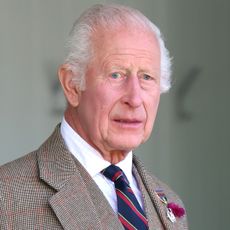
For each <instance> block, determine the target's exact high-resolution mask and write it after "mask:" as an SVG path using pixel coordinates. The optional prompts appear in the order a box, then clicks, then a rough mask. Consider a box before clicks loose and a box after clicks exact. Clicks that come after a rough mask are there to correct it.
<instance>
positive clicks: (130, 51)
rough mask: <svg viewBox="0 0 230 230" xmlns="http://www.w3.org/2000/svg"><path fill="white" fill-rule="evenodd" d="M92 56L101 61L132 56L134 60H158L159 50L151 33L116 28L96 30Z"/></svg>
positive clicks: (136, 29)
mask: <svg viewBox="0 0 230 230" xmlns="http://www.w3.org/2000/svg"><path fill="white" fill-rule="evenodd" d="M92 41H93V49H94V56H95V58H97V59H103V58H105V57H106V56H111V57H112V56H114V55H115V56H116V57H117V56H120V58H122V57H123V58H125V56H128V55H132V56H133V57H136V58H140V59H141V58H148V59H152V58H154V59H159V58H160V49H159V44H158V41H157V39H156V36H155V35H154V33H153V32H150V31H147V30H143V29H140V28H124V27H122V28H118V29H114V30H113V29H110V30H108V29H107V30H105V29H104V30H102V29H101V30H98V31H97V32H96V33H95V34H94V36H93V39H92Z"/></svg>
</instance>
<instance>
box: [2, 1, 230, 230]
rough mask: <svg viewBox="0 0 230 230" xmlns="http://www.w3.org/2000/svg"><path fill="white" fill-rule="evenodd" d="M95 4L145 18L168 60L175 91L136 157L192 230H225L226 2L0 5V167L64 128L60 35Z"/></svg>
mask: <svg viewBox="0 0 230 230" xmlns="http://www.w3.org/2000/svg"><path fill="white" fill-rule="evenodd" d="M101 2H103V3H104V2H107V3H108V2H116V3H122V4H126V5H130V6H132V7H135V8H138V9H139V10H140V11H142V12H143V13H144V14H145V15H146V16H147V17H149V18H150V19H151V20H152V21H153V22H155V23H156V24H157V25H158V26H159V27H160V28H161V30H162V32H163V34H164V37H165V40H166V45H167V47H168V49H169V50H170V52H171V56H172V57H173V87H172V89H171V91H170V92H169V93H167V94H164V95H162V98H161V105H160V110H159V113H158V118H157V121H156V124H155V127H154V132H153V135H152V137H151V138H150V140H149V141H148V142H147V143H146V144H145V145H144V146H142V147H140V148H139V149H138V150H137V151H136V153H137V154H138V155H139V156H140V158H141V159H142V160H143V161H144V162H145V165H146V166H147V168H148V169H149V170H150V171H152V172H153V173H154V174H155V175H157V176H158V177H159V178H161V180H163V181H164V182H166V183H168V184H169V185H170V186H171V187H172V188H173V189H174V190H175V191H176V192H177V193H178V194H179V195H180V196H181V198H182V199H183V201H184V203H185V205H186V208H187V215H188V220H189V226H190V229H192V230H193V229H194V230H206V229H208V230H217V229H221V230H222V229H223V230H225V229H229V227H228V225H229V221H228V218H229V214H230V211H229V207H230V199H229V194H230V185H229V176H230V170H229V162H230V156H229V152H230V151H229V150H230V140H229V130H230V122H229V118H230V106H229V99H230V90H229V86H230V77H229V66H230V61H229V60H230V59H229V51H230V43H229V41H230V26H229V23H230V13H229V12H230V1H227V0H218V1H216V0H193V1H189V0H173V1H172V0H141V1H140V0H123V1H122V0H120V1H95V0H84V1H83V0H65V1H63V0H20V1H18V0H0V106H1V113H0V144H1V154H0V164H4V163H6V162H8V161H11V160H13V159H15V158H18V157H20V156H22V155H24V154H26V153H28V152H30V151H32V150H34V149H36V148H38V147H39V146H40V145H41V143H42V142H43V141H44V140H45V139H46V138H47V137H48V135H49V134H51V133H52V131H53V129H54V127H55V126H56V124H57V123H58V122H60V121H61V119H62V112H63V110H64V108H65V100H64V96H63V95H62V92H61V90H60V87H59V84H58V81H57V74H56V73H57V68H58V66H59V65H60V64H61V63H62V61H63V59H64V57H65V48H64V47H65V42H66V39H67V35H68V33H69V31H70V28H71V26H72V24H73V22H74V20H75V19H76V18H77V17H78V16H79V15H80V13H81V12H82V11H83V10H84V9H86V8H88V7H89V6H91V5H92V4H95V3H101Z"/></svg>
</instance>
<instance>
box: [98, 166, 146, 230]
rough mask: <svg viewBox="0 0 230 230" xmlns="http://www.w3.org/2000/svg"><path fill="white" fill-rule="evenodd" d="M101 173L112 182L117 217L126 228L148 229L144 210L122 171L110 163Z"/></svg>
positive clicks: (128, 229) (131, 229)
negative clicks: (114, 191)
mask: <svg viewBox="0 0 230 230" xmlns="http://www.w3.org/2000/svg"><path fill="white" fill-rule="evenodd" d="M102 174H103V175H104V176H106V177H107V178H108V179H110V180H111V181H113V182H114V185H115V189H116V194H117V206H118V218H119V220H120V221H121V223H122V224H123V226H124V228H125V229H127V230H134V229H138V230H145V229H148V223H147V219H146V217H145V214H144V211H143V210H142V208H141V206H140V205H139V203H138V201H137V199H136V197H135V195H134V193H133V191H132V189H131V187H130V186H129V182H128V179H127V178H126V176H125V174H124V173H123V171H122V170H121V169H120V168H119V167H117V166H115V165H110V166H109V167H107V168H106V169H104V170H103V171H102Z"/></svg>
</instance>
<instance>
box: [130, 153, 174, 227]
mask: <svg viewBox="0 0 230 230" xmlns="http://www.w3.org/2000/svg"><path fill="white" fill-rule="evenodd" d="M133 163H134V174H135V176H136V179H137V181H138V184H139V185H140V189H141V191H142V194H143V199H144V203H145V207H146V208H147V210H146V211H147V216H148V219H149V220H150V223H149V225H150V226H149V227H150V229H162V227H163V229H167V230H173V229H175V230H176V229H178V228H176V225H175V224H174V223H172V222H171V221H170V220H169V219H168V217H167V214H166V206H165V204H164V203H163V202H161V201H160V199H159V197H158V196H157V194H156V192H155V191H156V190H157V189H159V186H160V185H159V183H158V180H157V179H156V180H154V179H153V177H152V176H150V175H149V174H148V173H147V172H146V170H145V168H144V166H143V165H142V163H141V162H140V161H139V159H138V158H137V157H136V156H135V155H134V159H133ZM146 192H147V194H146ZM145 194H146V195H148V196H145ZM148 197H149V198H150V199H151V203H152V204H153V205H154V208H155V210H152V208H151V207H150V206H149V202H148V200H147V199H148ZM153 214H157V215H158V217H159V218H158V220H156V218H154V217H153V216H150V215H153ZM159 220H160V221H161V223H160V222H159ZM154 222H155V223H154ZM162 225H163V226H162Z"/></svg>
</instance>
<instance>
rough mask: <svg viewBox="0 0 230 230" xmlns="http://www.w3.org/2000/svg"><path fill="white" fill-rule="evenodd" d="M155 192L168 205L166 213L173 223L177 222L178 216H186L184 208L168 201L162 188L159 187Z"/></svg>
mask: <svg viewBox="0 0 230 230" xmlns="http://www.w3.org/2000/svg"><path fill="white" fill-rule="evenodd" d="M155 192H156V194H157V196H158V197H159V199H160V201H161V202H162V203H164V204H165V205H166V215H167V217H168V219H169V220H170V221H171V222H172V223H175V222H176V217H177V218H181V217H183V216H184V214H185V210H184V208H182V207H180V206H179V205H178V204H175V203H173V202H170V203H168V199H167V197H166V195H165V194H164V191H163V190H162V189H157V190H156V191H155Z"/></svg>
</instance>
